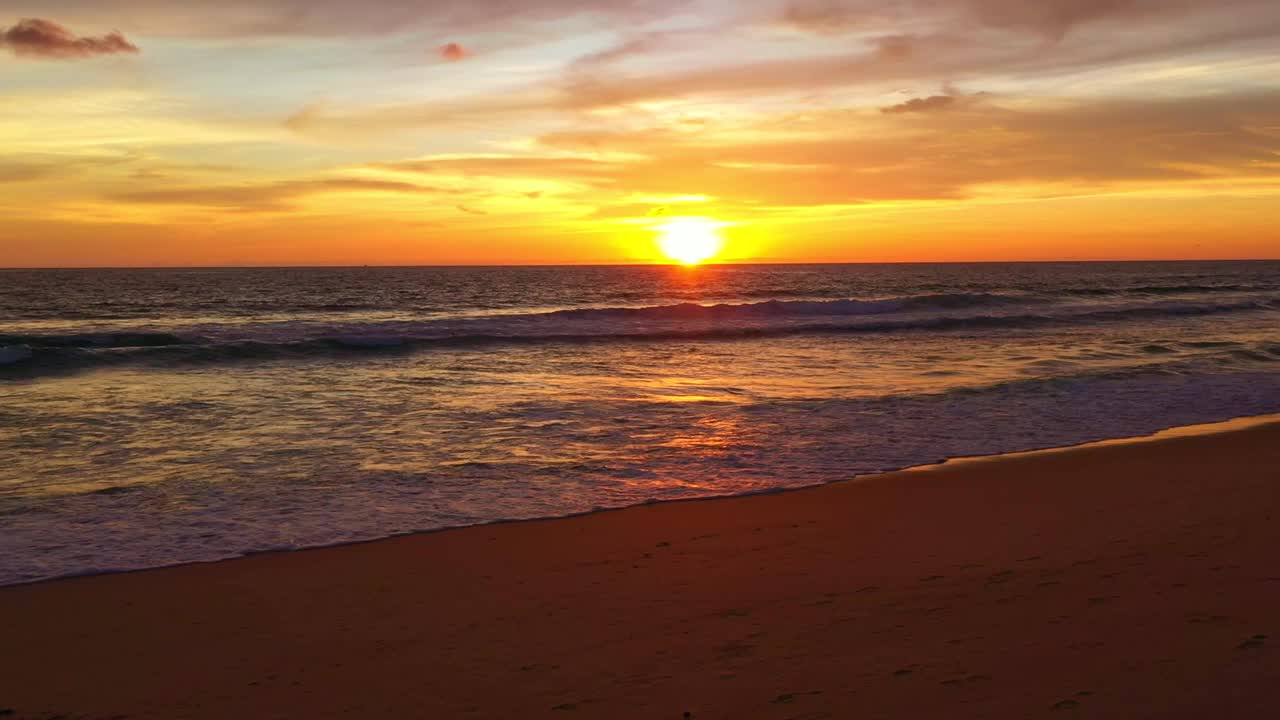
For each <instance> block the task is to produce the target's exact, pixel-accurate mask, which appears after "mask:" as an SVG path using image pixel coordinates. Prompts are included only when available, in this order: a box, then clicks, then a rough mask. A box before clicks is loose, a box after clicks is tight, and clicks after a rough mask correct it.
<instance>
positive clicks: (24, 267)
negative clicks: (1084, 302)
mask: <svg viewBox="0 0 1280 720" xmlns="http://www.w3.org/2000/svg"><path fill="white" fill-rule="evenodd" d="M1224 262H1280V257H1253V258H1122V259H1079V258H1076V259H1058V260H879V261H876V260H842V261H821V260H807V261H799V260H797V261H773V260H770V261H742V262H707V263H701V264H700V265H695V266H689V265H681V264H679V263H647V262H623V263H609V262H598V263H501V264H497V263H442V264H434V265H433V264H422V263H404V264H380V263H367V264H341V263H335V264H305V263H299V264H279V265H274V264H264V265H235V264H225V265H222V264H220V265H0V271H13V270H322V269H332V270H357V269H413V268H464V269H465V268H608V267H654V268H679V269H683V270H689V271H696V270H697V269H698V268H699V267H704V268H705V267H761V266H764V267H768V266H804V265H1062V264H1079V265H1084V264H1097V265H1105V264H1119V263H1224Z"/></svg>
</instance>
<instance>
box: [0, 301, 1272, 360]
mask: <svg viewBox="0 0 1280 720" xmlns="http://www.w3.org/2000/svg"><path fill="white" fill-rule="evenodd" d="M1277 307H1278V304H1277V301H1276V299H1274V298H1270V297H1265V296H1252V297H1243V298H1220V299H1218V300H1216V301H1215V300H1199V301H1175V300H1168V299H1163V300H1158V301H1145V302H1136V303H1135V302H1130V303H1128V304H1125V303H1117V304H1111V305H1107V304H1096V303H1094V304H1090V303H1081V302H1075V303H1063V302H1055V301H1052V300H1047V299H1044V298H1039V297H1035V296H1029V295H1016V294H996V293H976V294H935V295H916V296H908V297H897V298H885V299H874V300H859V299H841V300H790V301H783V300H769V301H764V302H758V303H746V304H738V305H733V304H722V305H696V304H692V303H685V304H678V305H663V306H651V307H637V308H582V309H572V310H558V311H553V312H545V313H536V314H524V315H506V316H489V317H482V318H470V319H457V318H454V319H448V320H418V321H386V322H365V323H355V324H348V325H328V324H301V325H288V326H285V329H284V330H281V329H280V326H276V325H266V326H262V328H265V329H259V330H258V331H257V333H258V334H250V335H248V336H241V337H235V336H231V337H227V336H223V337H217V338H215V339H209V338H204V337H195V336H192V337H186V336H181V335H177V334H170V333H164V332H131V333H74V334H66V335H0V372H3V373H5V374H6V375H13V374H27V375H39V374H43V373H56V372H68V371H75V370H79V369H86V368H93V367H99V366H110V365H119V364H125V363H147V364H154V365H160V366H167V365H175V364H201V363H218V362H228V361H244V360H270V359H291V358H298V359H302V358H308V357H316V356H330V355H334V354H339V353H342V354H358V353H374V354H378V353H388V352H407V351H412V350H422V349H430V348H468V347H483V346H487V345H498V344H539V343H599V342H627V341H650V342H661V341H666V340H680V341H691V340H731V339H735V338H756V337H781V336H788V335H817V334H832V335H835V334H856V333H892V332H928V331H934V332H944V331H956V330H976V329H988V328H1034V327H1044V326H1053V325H1088V324H1092V323H1103V322H1121V321H1127V320H1142V319H1150V320H1158V319H1160V318H1171V317H1178V316H1195V315H1215V314H1225V313H1240V312H1257V311H1268V310H1275V309H1277ZM245 332H248V331H245Z"/></svg>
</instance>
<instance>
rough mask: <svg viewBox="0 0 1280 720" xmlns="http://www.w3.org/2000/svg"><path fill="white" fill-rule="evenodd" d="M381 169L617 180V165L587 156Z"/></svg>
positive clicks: (446, 160) (471, 159) (461, 160)
mask: <svg viewBox="0 0 1280 720" xmlns="http://www.w3.org/2000/svg"><path fill="white" fill-rule="evenodd" d="M370 167H372V168H374V169H378V170H391V171H394V172H404V173H416V174H423V175H430V174H442V175H466V176H472V177H523V178H539V177H556V178H572V179H574V180H578V181H582V180H605V179H608V178H611V177H613V176H614V175H615V174H616V172H617V168H618V164H617V163H609V162H603V161H599V160H593V159H591V158H584V157H554V156H520V155H462V156H444V157H438V158H426V159H422V160H404V161H400V162H389V163H375V164H373V165H371V166H370Z"/></svg>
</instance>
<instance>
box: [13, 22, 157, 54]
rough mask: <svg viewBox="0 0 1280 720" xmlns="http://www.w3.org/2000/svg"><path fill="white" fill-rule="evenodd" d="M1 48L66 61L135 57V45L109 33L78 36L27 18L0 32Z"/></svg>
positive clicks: (64, 29) (118, 35) (136, 47)
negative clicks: (130, 55)
mask: <svg viewBox="0 0 1280 720" xmlns="http://www.w3.org/2000/svg"><path fill="white" fill-rule="evenodd" d="M0 47H5V48H8V49H9V51H10V52H12V53H13V54H14V55H17V56H18V57H31V58H48V59H54V60H69V59H72V58H87V57H94V56H96V55H120V54H136V53H137V52H138V46H137V45H134V44H133V43H131V42H129V41H128V40H126V39H125V37H124V35H122V34H120V32H119V31H118V30H117V31H112V32H109V33H107V34H106V35H102V36H100V37H77V36H76V34H75V33H73V32H71V31H70V30H68V29H67V28H65V27H63V26H61V25H59V24H58V23H56V22H53V21H51V20H40V19H38V18H26V19H24V20H19V21H18V24H17V25H14V26H13V27H9V28H4V29H3V30H0Z"/></svg>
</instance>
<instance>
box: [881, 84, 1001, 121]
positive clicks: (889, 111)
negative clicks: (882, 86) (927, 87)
mask: <svg viewBox="0 0 1280 720" xmlns="http://www.w3.org/2000/svg"><path fill="white" fill-rule="evenodd" d="M987 96H988V93H973V94H971V95H967V94H965V93H962V92H960V91H958V90H956V89H954V88H952V87H950V86H945V87H943V89H942V94H940V95H929V96H927V97H922V98H912V99H910V100H907V101H906V102H901V103H898V104H897V105H890V106H888V107H882V108H880V112H882V113H884V114H885V115H903V114H907V113H931V112H941V111H944V110H954V109H956V108H960V107H964V106H967V105H971V104H973V103H974V102H975V101H977V100H980V99H981V98H985V97H987Z"/></svg>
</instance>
